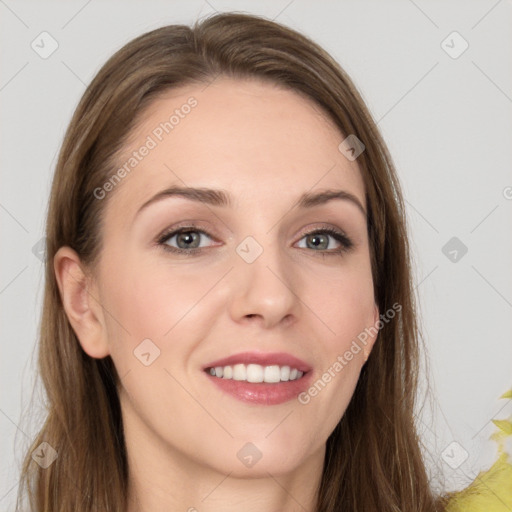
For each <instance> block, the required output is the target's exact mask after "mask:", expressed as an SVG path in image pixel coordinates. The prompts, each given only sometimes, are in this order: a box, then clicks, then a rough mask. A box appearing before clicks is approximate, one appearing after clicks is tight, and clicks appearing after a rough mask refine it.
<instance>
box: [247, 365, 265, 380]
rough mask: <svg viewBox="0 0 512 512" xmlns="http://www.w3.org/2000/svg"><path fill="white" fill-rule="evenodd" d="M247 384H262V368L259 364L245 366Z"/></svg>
mask: <svg viewBox="0 0 512 512" xmlns="http://www.w3.org/2000/svg"><path fill="white" fill-rule="evenodd" d="M247 382H263V368H262V367H261V366H260V365H259V364H248V365H247Z"/></svg>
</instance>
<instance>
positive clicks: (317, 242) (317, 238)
mask: <svg viewBox="0 0 512 512" xmlns="http://www.w3.org/2000/svg"><path fill="white" fill-rule="evenodd" d="M308 241H311V242H312V244H313V245H312V246H313V247H315V248H318V247H320V246H322V247H321V248H322V249H327V247H329V239H328V238H327V237H326V236H325V235H320V234H318V233H313V234H312V235H309V236H308Z"/></svg>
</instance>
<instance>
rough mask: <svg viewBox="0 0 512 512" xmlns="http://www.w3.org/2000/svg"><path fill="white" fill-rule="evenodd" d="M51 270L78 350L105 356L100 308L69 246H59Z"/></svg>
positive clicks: (103, 325) (78, 261)
mask: <svg viewBox="0 0 512 512" xmlns="http://www.w3.org/2000/svg"><path fill="white" fill-rule="evenodd" d="M53 269H54V272H55V277H56V279H57V284H58V287H59V291H60V296H61V299H62V303H63V305H64V311H65V312H66V316H67V317H68V320H69V323H70V324H71V327H72V328H73V330H74V331H75V334H76V336H77V338H78V341H79V342H80V345H81V346H82V349H83V350H84V352H85V353H86V354H88V355H89V356H91V357H94V358H97V359H101V358H103V357H106V356H107V355H109V353H110V350H109V347H108V343H107V340H108V337H107V330H106V324H105V322H104V315H103V308H102V306H101V304H100V302H99V297H98V294H97V292H96V291H95V289H93V287H92V285H91V280H90V278H89V277H88V276H87V275H86V273H85V272H84V270H83V268H82V264H81V262H80V257H79V256H78V254H77V253H76V252H75V251H74V250H73V249H71V248H70V247H61V248H60V249H59V250H58V251H57V253H56V254H55V257H54V259H53Z"/></svg>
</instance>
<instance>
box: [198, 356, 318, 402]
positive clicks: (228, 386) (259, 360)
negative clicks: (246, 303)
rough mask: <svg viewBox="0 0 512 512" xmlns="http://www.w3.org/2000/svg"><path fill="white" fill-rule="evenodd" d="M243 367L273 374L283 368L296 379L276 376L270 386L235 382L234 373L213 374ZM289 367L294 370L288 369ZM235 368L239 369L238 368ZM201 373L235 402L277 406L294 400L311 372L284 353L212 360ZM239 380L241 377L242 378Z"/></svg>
mask: <svg viewBox="0 0 512 512" xmlns="http://www.w3.org/2000/svg"><path fill="white" fill-rule="evenodd" d="M246 365H247V366H249V365H253V366H254V365H259V366H261V367H264V368H265V369H269V370H271V373H273V372H275V371H276V368H281V369H283V368H284V367H286V368H288V370H289V371H290V373H289V375H290V376H292V372H295V378H294V379H289V378H288V377H285V378H286V380H284V381H283V380H281V381H279V379H277V376H276V379H275V380H274V379H271V380H272V382H271V383H270V382H261V380H258V381H257V382H249V381H247V380H237V378H236V377H237V376H236V375H234V374H233V375H230V376H229V377H228V378H225V377H226V376H223V377H219V376H217V375H216V371H219V370H220V369H221V368H222V369H224V370H225V369H226V368H231V367H233V368H237V367H243V366H246ZM290 368H292V369H293V370H290ZM216 369H217V370H216ZM238 369H240V370H241V368H238ZM244 371H245V369H244ZM203 374H204V375H205V376H206V378H207V379H208V380H209V381H210V382H211V383H212V384H213V385H214V386H216V387H217V389H220V390H221V391H222V392H224V393H227V394H228V395H231V396H232V397H234V398H236V399H237V400H240V401H242V402H245V403H251V404H254V405H278V404H281V403H284V402H288V401H290V400H294V399H297V397H298V395H299V394H300V393H302V392H303V391H304V390H305V389H307V388H308V386H309V385H310V382H311V379H312V375H313V372H312V368H311V366H310V365H309V364H308V363H306V362H305V361H303V360H302V359H299V358H298V357H295V356H292V355H291V354H287V353H284V352H279V353H277V352H276V353H271V354H270V353H269V354H262V353H258V352H244V353H239V354H234V355H232V356H229V357H225V358H223V359H217V360H215V361H211V362H210V363H208V364H207V365H205V366H204V367H203ZM282 375H283V374H281V379H282ZM240 378H243V376H241V377H240Z"/></svg>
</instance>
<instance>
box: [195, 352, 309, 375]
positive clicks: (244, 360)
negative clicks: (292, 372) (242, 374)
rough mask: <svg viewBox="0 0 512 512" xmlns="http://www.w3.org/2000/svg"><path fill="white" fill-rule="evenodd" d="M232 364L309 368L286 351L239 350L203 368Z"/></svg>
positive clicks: (303, 369) (305, 370)
mask: <svg viewBox="0 0 512 512" xmlns="http://www.w3.org/2000/svg"><path fill="white" fill-rule="evenodd" d="M234 364H245V365H248V364H259V365H261V366H272V365H278V366H290V367H291V368H297V370H299V371H301V372H304V373H306V372H308V371H310V370H311V366H309V365H308V363H306V362H305V361H303V360H302V359H299V358H298V357H295V356H292V355H291V354H288V353H286V352H267V353H262V352H240V353H238V354H233V355H232V356H229V357H224V358H222V359H217V360H216V361H212V362H211V363H208V364H207V365H206V366H204V367H203V370H206V369H207V368H215V367H217V366H232V365H234Z"/></svg>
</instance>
